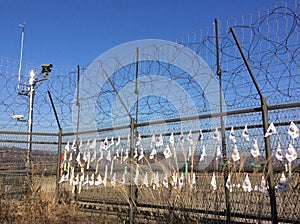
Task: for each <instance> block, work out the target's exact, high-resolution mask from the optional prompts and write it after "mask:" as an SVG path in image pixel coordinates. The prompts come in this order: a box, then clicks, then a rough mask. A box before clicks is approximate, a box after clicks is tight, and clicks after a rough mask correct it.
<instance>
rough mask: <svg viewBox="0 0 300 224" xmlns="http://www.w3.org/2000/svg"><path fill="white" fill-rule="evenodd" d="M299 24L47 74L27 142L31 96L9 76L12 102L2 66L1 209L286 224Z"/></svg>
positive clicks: (118, 51)
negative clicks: (36, 207) (46, 202)
mask: <svg viewBox="0 0 300 224" xmlns="http://www.w3.org/2000/svg"><path fill="white" fill-rule="evenodd" d="M298 14H299V9H298V5H297V4H295V5H291V4H283V5H280V6H276V7H275V8H274V9H272V10H266V11H264V12H258V14H257V16H256V15H249V17H243V18H242V20H241V21H237V20H236V19H234V20H233V21H226V22H220V21H218V20H215V23H214V24H213V25H214V26H213V28H211V27H207V29H206V31H200V32H197V33H194V34H191V35H189V36H188V38H187V39H184V40H181V41H179V42H177V43H173V42H169V41H162V40H141V41H137V42H131V43H128V44H124V45H121V46H118V47H117V48H114V49H113V50H111V51H109V52H106V53H105V54H103V55H101V56H99V57H98V58H97V59H96V60H95V61H94V62H92V63H91V64H90V65H89V66H87V68H84V69H83V68H80V67H78V68H74V69H73V68H55V66H54V68H53V70H52V72H51V74H50V76H49V79H47V80H43V82H40V83H39V84H38V85H37V86H35V87H36V88H35V95H34V96H35V98H34V104H33V103H32V113H33V119H32V126H33V129H30V128H29V127H28V126H29V122H28V121H29V119H30V116H29V114H30V111H29V110H30V107H29V106H28V98H30V96H29V92H28V89H29V88H30V87H31V86H30V84H26V83H24V81H26V78H25V76H24V75H23V76H21V83H24V84H22V85H21V88H23V89H24V92H26V93H27V94H18V91H17V87H16V83H17V67H18V63H17V62H15V61H13V60H10V59H6V58H2V57H1V58H0V65H1V66H0V79H1V82H0V86H1V88H0V93H1V102H0V111H1V114H2V119H1V120H0V126H1V129H2V131H1V132H0V142H1V151H0V152H1V155H0V159H1V160H0V161H1V173H0V178H1V186H0V193H1V195H2V196H1V197H2V198H7V199H12V198H17V199H24V198H26V195H27V193H26V192H30V193H31V194H32V192H33V191H34V192H35V191H37V189H38V191H39V192H43V194H45V195H46V194H47V195H48V196H50V197H52V198H56V199H57V200H58V201H59V200H60V198H62V197H65V194H67V195H68V198H69V199H70V200H72V201H76V202H78V203H79V204H80V205H81V209H82V210H88V211H90V212H91V211H92V212H94V213H96V212H97V211H99V210H101V211H102V213H103V214H104V213H105V214H109V215H113V214H118V215H117V217H116V219H117V220H119V221H123V220H128V221H129V222H133V221H135V222H142V223H143V222H144V223H146V220H148V221H149V220H156V221H164V222H170V223H177V222H186V223H191V222H198V223H204V222H207V223H218V222H228V223H229V222H231V223H245V222H246V223H257V222H259V223H270V222H273V223H278V222H282V223H297V222H298V221H299V220H300V217H299V205H298V204H299V156H298V154H299V129H298V127H297V126H299V124H300V117H299V107H300V103H299V94H300V92H299V80H300V79H299V76H300V75H299V72H298V71H299V57H298V49H299V38H298V35H299V34H298V33H299V17H298ZM230 28H231V29H230ZM217 30H218V31H219V32H217ZM219 33H220V34H219ZM239 47H240V48H239ZM34 68H36V66H34V65H25V67H24V68H23V73H24V74H29V72H30V70H31V69H34ZM70 71H71V72H70ZM51 96H52V97H51ZM28 108H29V109H28ZM23 114H24V116H21V117H17V116H14V118H17V119H12V115H23ZM26 114H28V116H27V115H26ZM28 130H29V131H28ZM28 182H30V185H29V184H28ZM104 208H105V210H103V209H104Z"/></svg>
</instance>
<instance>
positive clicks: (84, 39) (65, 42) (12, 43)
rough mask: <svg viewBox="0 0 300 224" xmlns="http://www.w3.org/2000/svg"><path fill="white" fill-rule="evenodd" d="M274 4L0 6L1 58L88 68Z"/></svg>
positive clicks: (22, 1) (190, 0)
mask: <svg viewBox="0 0 300 224" xmlns="http://www.w3.org/2000/svg"><path fill="white" fill-rule="evenodd" d="M274 5H275V1H273V0H264V1H263V0H187V1H184V0H181V1H178V0H127V1H125V0H123V1H122V0H0V56H3V57H8V58H13V59H18V58H19V50H20V37H21V28H20V27H19V26H18V24H19V23H22V22H25V23H26V25H25V45H24V56H23V63H34V64H40V63H53V64H54V65H56V66H59V67H62V66H76V65H78V64H79V65H82V66H86V65H88V64H89V63H90V62H92V61H93V60H94V59H95V58H96V57H97V56H99V55H100V54H102V53H103V52H105V51H106V50H109V49H110V48H112V47H115V46H116V45H119V44H122V43H125V42H128V41H133V40H138V39H148V38H157V39H165V40H171V41H175V40H176V39H179V38H180V37H186V36H187V34H189V33H192V32H197V31H199V30H200V29H201V28H202V29H205V27H206V26H212V24H213V21H214V19H215V18H218V19H220V20H221V21H225V20H226V19H232V18H233V17H236V18H237V19H241V16H248V15H249V13H252V14H256V15H257V11H258V10H261V11H263V10H265V9H266V8H269V9H272V8H273V6H274Z"/></svg>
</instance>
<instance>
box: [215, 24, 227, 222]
mask: <svg viewBox="0 0 300 224" xmlns="http://www.w3.org/2000/svg"><path fill="white" fill-rule="evenodd" d="M215 31H216V54H217V58H216V60H217V61H216V64H217V75H218V76H219V99H220V114H221V116H220V122H221V136H222V155H223V161H224V189H225V202H226V212H225V213H226V223H231V205H230V194H229V193H230V192H229V189H228V188H227V187H226V182H227V179H228V170H229V167H228V163H227V151H226V137H225V123H224V119H223V95H222V70H221V65H220V50H219V29H218V19H215Z"/></svg>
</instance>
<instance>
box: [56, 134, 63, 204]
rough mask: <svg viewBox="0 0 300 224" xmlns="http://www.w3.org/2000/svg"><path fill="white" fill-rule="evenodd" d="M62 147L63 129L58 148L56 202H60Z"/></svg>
mask: <svg viewBox="0 0 300 224" xmlns="http://www.w3.org/2000/svg"><path fill="white" fill-rule="evenodd" d="M61 145H62V129H59V130H58V146H57V165H56V189H55V193H56V194H55V195H56V201H57V202H58V201H59V193H60V191H59V179H60V160H61Z"/></svg>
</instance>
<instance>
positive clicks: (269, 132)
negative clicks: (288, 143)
mask: <svg viewBox="0 0 300 224" xmlns="http://www.w3.org/2000/svg"><path fill="white" fill-rule="evenodd" d="M276 133H277V131H276V128H275V126H274V124H273V122H272V123H271V124H270V126H269V127H268V129H267V132H266V133H265V137H268V136H270V135H273V134H276Z"/></svg>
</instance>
